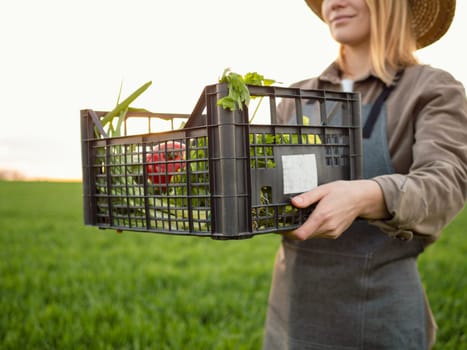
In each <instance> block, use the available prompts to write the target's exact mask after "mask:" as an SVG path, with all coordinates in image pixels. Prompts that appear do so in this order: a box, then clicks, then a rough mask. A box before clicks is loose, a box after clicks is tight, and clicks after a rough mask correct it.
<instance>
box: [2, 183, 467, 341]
mask: <svg viewBox="0 0 467 350" xmlns="http://www.w3.org/2000/svg"><path fill="white" fill-rule="evenodd" d="M81 208H82V203H81V184H79V183H47V182H1V181H0V349H2V350H3V349H15V350H16V349H216V350H217V349H235V350H237V349H259V348H260V347H261V342H262V333H263V323H264V317H265V311H266V302H267V295H268V290H269V284H270V279H271V269H272V264H273V260H274V255H275V252H276V249H277V247H278V244H279V237H278V236H276V235H271V234H270V235H264V236H258V237H254V238H253V239H249V240H243V241H215V240H211V239H209V238H192V237H171V236H165V235H157V234H147V233H131V232H125V233H123V234H116V233H115V232H114V231H111V230H99V229H97V228H93V227H85V226H84V225H83V224H82V209H81ZM466 234H467V210H464V212H463V214H462V215H460V216H458V218H457V219H456V220H455V221H454V222H453V223H452V224H451V225H450V226H449V227H448V228H447V229H446V230H445V232H444V234H443V236H442V238H441V239H440V241H439V242H438V243H437V244H435V245H434V246H432V247H430V248H428V249H427V251H426V252H425V253H424V254H423V256H422V258H421V260H420V269H421V271H422V276H423V280H424V283H425V285H426V288H427V290H428V295H429V297H430V300H431V304H432V307H433V310H434V313H435V314H436V318H437V321H438V324H439V327H440V332H439V336H438V344H437V346H436V349H438V350H441V349H442V350H445V349H455V350H458V349H467V346H466V345H465V344H466V343H467V336H466V334H465V331H466V330H467V312H466V310H467V295H466V292H467V278H466V277H467V268H466V267H467V261H466V256H467V254H466V253H467V236H466Z"/></svg>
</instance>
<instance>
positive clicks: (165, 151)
mask: <svg viewBox="0 0 467 350" xmlns="http://www.w3.org/2000/svg"><path fill="white" fill-rule="evenodd" d="M184 159H185V145H184V144H183V143H180V142H177V141H167V142H164V143H161V144H158V145H155V146H154V148H153V149H152V153H149V154H148V155H147V156H146V162H147V165H146V170H147V173H148V178H149V181H151V182H152V183H153V184H155V185H161V186H162V187H166V186H167V184H168V183H169V182H170V179H171V178H172V176H173V175H174V174H175V173H176V172H177V171H178V170H179V169H183V168H185V162H184V161H182V160H184Z"/></svg>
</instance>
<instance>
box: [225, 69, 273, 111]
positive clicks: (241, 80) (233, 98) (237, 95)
mask: <svg viewBox="0 0 467 350" xmlns="http://www.w3.org/2000/svg"><path fill="white" fill-rule="evenodd" d="M219 82H220V83H227V84H228V87H229V95H228V96H225V97H223V98H221V99H219V101H217V104H218V105H219V106H222V108H224V109H228V110H230V111H235V110H237V109H240V110H243V105H245V106H248V105H249V103H250V99H251V96H250V91H249V90H248V86H247V85H256V86H270V85H272V84H274V83H275V80H272V79H266V78H264V76H263V75H261V74H258V73H256V72H250V73H246V74H245V75H243V76H242V75H240V74H238V73H235V72H232V71H231V70H230V68H226V69H225V70H224V73H223V74H222V77H221V78H220V79H219Z"/></svg>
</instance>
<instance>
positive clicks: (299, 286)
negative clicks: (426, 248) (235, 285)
mask: <svg viewBox="0 0 467 350" xmlns="http://www.w3.org/2000/svg"><path fill="white" fill-rule="evenodd" d="M370 108H371V106H368V105H366V106H363V107H362V114H363V122H364V123H365V121H366V119H367V117H368V114H369V110H370ZM363 150H364V151H363V162H364V177H365V178H371V177H374V176H377V175H382V174H390V173H393V168H392V164H391V159H390V155H389V150H388V144H387V137H386V109H385V107H384V106H383V108H382V109H381V111H380V112H379V116H378V118H377V120H376V123H375V125H374V127H373V130H372V133H371V136H370V137H369V138H368V139H364V140H363ZM422 250H423V243H422V241H421V240H420V239H418V238H414V239H412V240H410V241H402V240H400V239H396V238H391V237H389V236H388V235H386V234H384V233H383V232H382V231H380V230H379V229H378V228H377V227H375V226H372V225H369V224H368V223H367V222H366V221H365V220H362V219H357V220H356V221H355V222H354V223H353V224H352V225H351V227H350V228H349V229H348V230H347V231H345V232H344V233H343V234H342V235H341V236H340V237H339V238H338V239H336V240H330V239H323V238H315V239H311V240H308V241H295V240H291V239H287V238H283V241H282V245H281V247H280V249H279V251H278V253H277V256H276V262H275V267H274V273H273V280H272V287H271V291H270V296H269V307H268V312H267V317H266V327H265V336H264V342H263V343H264V344H263V349H264V350H276V349H277V350H279V349H281V350H283V349H290V350H292V349H293V350H305V349H316V350H318V349H320V350H353V349H369V350H376V349H391V350H401V349H403V350H410V349H417V350H418V349H423V350H425V349H426V348H427V340H426V329H425V323H426V316H425V313H426V308H425V299H424V291H423V287H422V283H421V280H420V277H419V273H418V270H417V256H418V254H419V253H420V252H421V251H422Z"/></svg>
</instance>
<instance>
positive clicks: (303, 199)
mask: <svg viewBox="0 0 467 350" xmlns="http://www.w3.org/2000/svg"><path fill="white" fill-rule="evenodd" d="M324 195H325V191H324V189H323V188H322V187H316V188H314V189H312V190H310V191H308V192H304V193H302V194H299V195H298V196H295V197H293V198H292V199H291V202H292V205H293V206H295V207H297V208H307V207H309V206H310V205H312V204H314V203H316V202H319V201H320V199H321V198H323V197H324Z"/></svg>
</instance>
